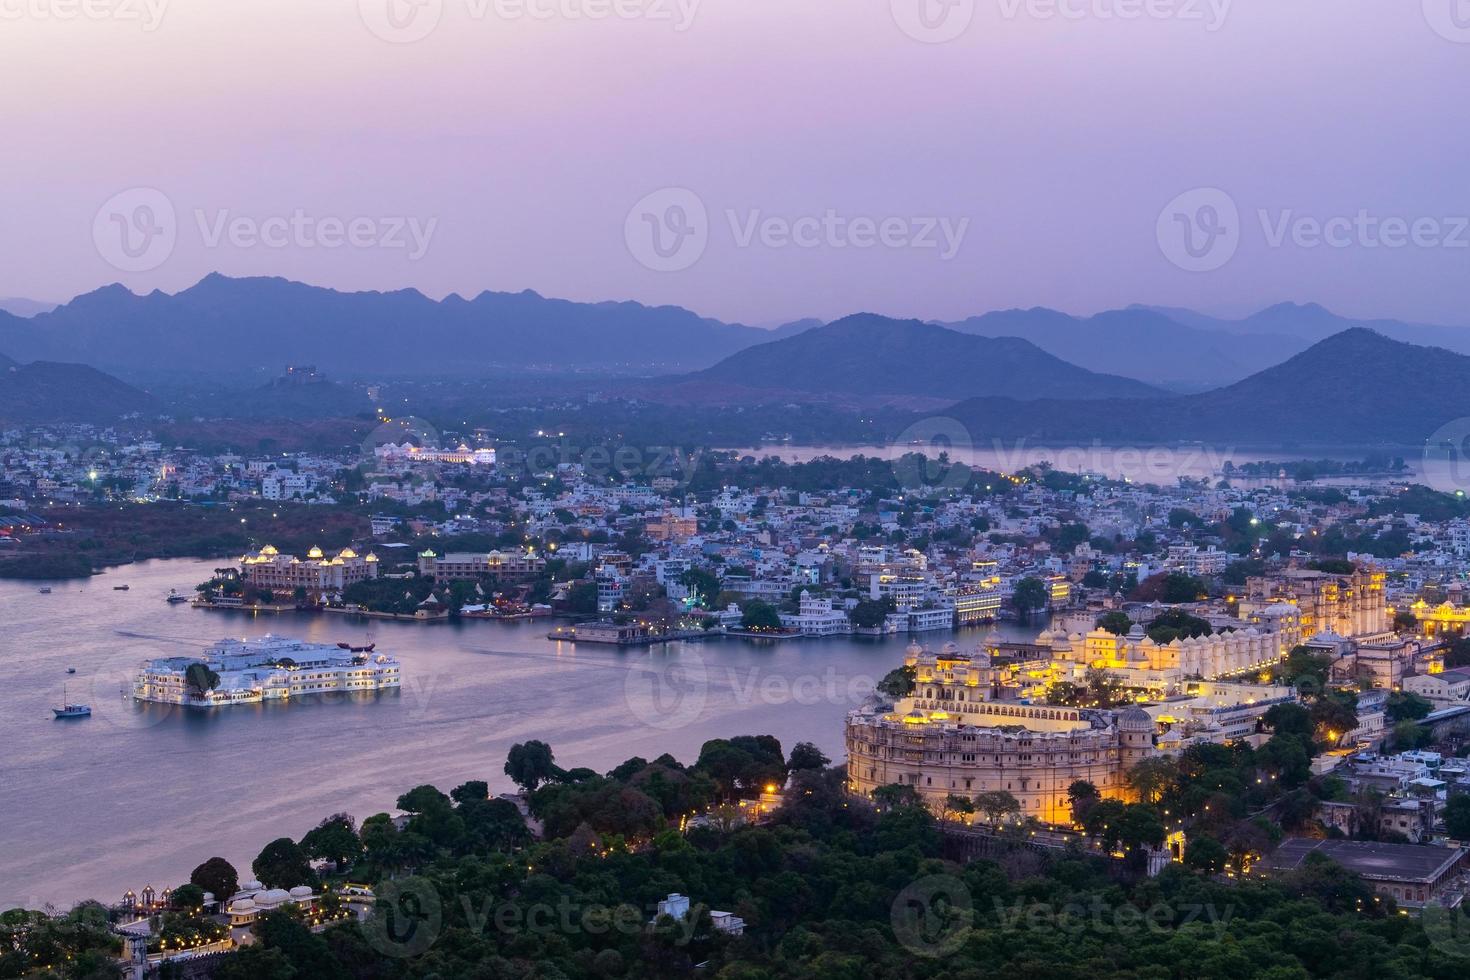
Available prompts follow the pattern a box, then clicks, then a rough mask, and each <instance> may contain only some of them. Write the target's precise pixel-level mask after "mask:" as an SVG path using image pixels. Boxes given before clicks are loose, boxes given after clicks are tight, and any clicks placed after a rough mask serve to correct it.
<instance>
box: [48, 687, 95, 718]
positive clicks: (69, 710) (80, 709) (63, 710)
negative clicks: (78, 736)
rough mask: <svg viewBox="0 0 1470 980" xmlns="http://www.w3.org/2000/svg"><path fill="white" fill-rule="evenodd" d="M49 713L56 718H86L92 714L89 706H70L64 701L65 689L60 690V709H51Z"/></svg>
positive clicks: (69, 703)
mask: <svg viewBox="0 0 1470 980" xmlns="http://www.w3.org/2000/svg"><path fill="white" fill-rule="evenodd" d="M51 713H52V714H54V715H55V716H56V717H57V718H88V717H90V716H91V714H92V706H91V705H90V704H72V703H71V702H69V701H67V699H66V687H65V686H63V687H62V688H61V707H59V708H52V709H51Z"/></svg>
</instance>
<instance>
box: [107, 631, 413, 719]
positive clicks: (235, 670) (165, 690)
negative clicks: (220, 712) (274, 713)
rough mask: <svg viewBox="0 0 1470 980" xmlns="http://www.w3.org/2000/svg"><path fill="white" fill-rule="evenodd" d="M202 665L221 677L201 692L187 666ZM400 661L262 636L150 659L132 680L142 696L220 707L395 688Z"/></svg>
mask: <svg viewBox="0 0 1470 980" xmlns="http://www.w3.org/2000/svg"><path fill="white" fill-rule="evenodd" d="M194 664H203V665H204V666H205V667H207V668H209V669H210V670H211V671H213V672H214V673H215V674H216V675H218V677H219V682H218V683H217V684H215V685H214V686H213V687H212V688H210V689H208V690H205V691H200V690H198V689H196V688H195V687H194V685H192V684H191V683H190V682H189V678H188V672H189V667H190V666H191V665H194ZM399 683H400V678H399V673H398V661H397V660H396V659H394V658H393V657H391V656H389V655H387V654H384V653H374V652H373V647H372V645H369V646H366V647H360V648H354V647H349V646H346V645H339V646H331V645H329V644H325V643H306V642H303V641H301V640H291V639H286V638H284V637H278V636H270V635H266V636H263V637H261V638H260V639H258V640H234V639H230V640H220V641H219V642H218V643H216V644H215V645H214V646H212V647H210V648H209V649H208V650H205V651H204V653H203V655H201V656H198V657H162V658H159V659H157V660H149V661H146V662H145V663H144V664H143V665H142V666H141V667H140V668H139V669H138V674H137V676H136V677H135V678H134V680H133V697H135V698H137V699H138V700H139V701H157V702H161V703H164V704H182V705H189V706H192V707H202V708H211V707H220V706H223V705H230V704H252V703H256V702H260V701H278V700H289V699H291V698H296V697H302V696H304V695H308V694H332V693H358V692H369V691H379V690H387V689H391V688H397V687H398V686H399Z"/></svg>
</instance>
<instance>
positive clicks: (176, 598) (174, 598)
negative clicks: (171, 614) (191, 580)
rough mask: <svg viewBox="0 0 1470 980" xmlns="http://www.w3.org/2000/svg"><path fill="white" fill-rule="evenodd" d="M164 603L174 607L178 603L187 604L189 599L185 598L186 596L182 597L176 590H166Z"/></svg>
mask: <svg viewBox="0 0 1470 980" xmlns="http://www.w3.org/2000/svg"><path fill="white" fill-rule="evenodd" d="M164 601H165V602H167V603H169V604H170V605H176V604H178V603H180V602H188V601H189V597H188V596H186V595H184V594H183V593H182V592H180V591H179V590H178V589H169V590H168V598H167V599H165V600H164Z"/></svg>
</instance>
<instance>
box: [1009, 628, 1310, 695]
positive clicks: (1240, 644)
mask: <svg viewBox="0 0 1470 980" xmlns="http://www.w3.org/2000/svg"><path fill="white" fill-rule="evenodd" d="M1036 643H1037V645H1038V646H1041V647H1045V648H1046V649H1047V651H1049V653H1048V659H1049V661H1050V662H1051V664H1052V666H1053V668H1054V670H1053V673H1054V674H1058V675H1060V676H1056V677H1054V678H1052V679H1055V680H1065V681H1071V682H1073V683H1078V682H1081V681H1082V680H1083V679H1084V678H1085V675H1086V673H1087V671H1088V670H1089V669H1091V668H1098V667H1100V668H1103V669H1105V670H1107V671H1109V672H1111V673H1114V674H1117V675H1118V677H1119V679H1120V680H1121V681H1122V683H1123V685H1124V686H1125V687H1129V688H1133V689H1138V690H1147V691H1149V692H1150V693H1151V694H1152V695H1153V696H1155V697H1165V696H1168V695H1170V694H1175V693H1178V692H1180V691H1182V690H1183V689H1184V686H1185V683H1186V682H1187V681H1189V680H1206V681H1210V680H1217V679H1219V678H1222V677H1232V676H1239V675H1242V674H1249V673H1259V672H1260V671H1262V670H1265V669H1267V668H1269V667H1271V666H1272V665H1273V664H1275V663H1277V662H1278V661H1280V660H1281V658H1282V657H1284V656H1285V655H1286V654H1287V653H1288V652H1289V651H1290V649H1291V648H1290V647H1289V646H1286V645H1285V641H1284V639H1283V638H1282V636H1281V635H1280V634H1277V633H1273V632H1271V631H1270V630H1267V629H1257V628H1256V627H1253V626H1252V627H1248V628H1246V629H1243V630H1225V631H1221V632H1218V633H1212V634H1210V635H1209V636H1196V637H1188V638H1185V639H1177V638H1176V639H1173V640H1170V641H1169V642H1168V643H1156V642H1155V641H1154V640H1153V639H1151V638H1150V637H1149V636H1148V635H1147V634H1146V633H1145V632H1144V629H1143V625H1142V624H1140V623H1134V624H1133V627H1132V629H1130V630H1129V631H1128V633H1127V634H1126V635H1124V636H1118V635H1117V634H1115V633H1110V632H1108V631H1107V630H1105V629H1094V630H1091V631H1089V632H1088V633H1086V634H1085V635H1084V634H1081V633H1073V634H1071V635H1070V636H1069V635H1067V634H1066V633H1064V632H1062V631H1061V630H1057V631H1056V632H1054V633H1042V634H1041V635H1040V636H1038V637H1037V638H1036Z"/></svg>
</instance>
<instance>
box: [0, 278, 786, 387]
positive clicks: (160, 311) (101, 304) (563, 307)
mask: <svg viewBox="0 0 1470 980" xmlns="http://www.w3.org/2000/svg"><path fill="white" fill-rule="evenodd" d="M771 336H772V335H771V333H770V332H769V331H766V330H761V329H758V328H755V327H746V326H742V325H740V324H727V323H721V322H719V321H718V320H711V319H708V318H706V317H701V316H698V315H696V314H694V313H691V312H689V311H688V310H685V309H682V308H680V307H675V306H659V307H652V306H644V305H642V304H640V303H574V302H570V301H568V300H559V299H547V298H546V297H543V296H540V295H538V294H536V293H534V292H531V291H529V290H527V291H525V292H520V293H494V292H483V293H481V294H479V295H478V296H476V297H475V298H473V299H464V298H462V297H460V296H457V295H451V296H448V297H446V298H445V299H443V300H432V299H430V298H428V297H427V296H425V295H424V294H423V293H420V292H419V291H417V290H414V289H403V290H398V291H395V292H387V293H380V292H359V293H344V292H338V291H337V290H334V289H324V288H321V287H318V286H309V285H305V284H303V283H298V282H292V281H290V280H286V279H279V278H249V279H231V278H228V277H226V276H223V275H219V274H211V275H209V276H206V277H205V278H204V279H201V280H200V281H199V282H198V283H196V284H195V285H193V286H191V287H189V288H188V289H185V290H182V291H180V292H178V293H174V294H168V293H163V292H160V291H156V290H155V291H154V292H151V293H148V294H146V295H143V296H139V295H136V294H134V293H132V292H129V291H128V290H127V289H126V288H124V287H123V286H121V285H117V284H114V285H111V286H104V287H102V288H101V289H97V290H94V291H93V292H90V293H85V294H83V295H81V296H78V297H76V298H75V299H73V300H72V301H71V302H69V303H66V304H64V305H62V306H59V307H57V308H56V309H55V310H52V311H50V312H44V313H38V314H36V315H35V316H32V317H30V318H22V317H17V316H14V315H11V314H6V313H0V350H6V351H9V352H10V353H11V355H12V356H15V357H20V358H22V359H49V360H66V361H81V362H85V363H88V364H93V365H96V366H97V367H99V368H101V369H103V370H107V371H112V372H115V373H118V374H121V375H124V376H127V377H154V376H157V375H159V374H160V373H167V372H177V373H190V374H196V375H208V374H214V375H230V376H240V375H242V374H246V373H251V372H253V373H256V374H259V373H261V372H269V374H271V375H274V374H277V373H279V371H280V369H281V367H282V366H283V365H284V364H315V365H320V366H322V367H323V368H324V369H326V370H330V371H332V372H333V373H335V374H338V375H343V374H368V375H374V376H378V377H382V376H394V375H396V376H415V375H417V376H431V375H432V376H444V375H458V376H468V375H483V374H485V373H487V372H493V371H495V370H499V369H524V368H528V367H534V366H545V367H548V368H555V369H558V370H566V369H582V370H586V369H596V370H598V371H599V372H601V373H605V374H617V373H621V372H628V371H639V372H644V373H647V372H649V371H658V372H667V371H671V370H681V369H683V370H692V369H696V368H702V367H707V366H709V365H710V364H713V363H714V362H716V361H718V360H719V359H720V358H722V357H725V356H726V355H728V354H731V353H734V352H735V351H737V350H740V349H742V348H745V347H749V346H750V345H752V344H755V343H759V342H761V341H763V340H768V339H770V338H771Z"/></svg>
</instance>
